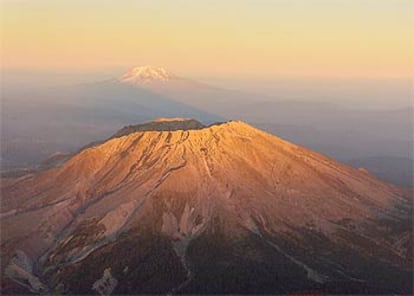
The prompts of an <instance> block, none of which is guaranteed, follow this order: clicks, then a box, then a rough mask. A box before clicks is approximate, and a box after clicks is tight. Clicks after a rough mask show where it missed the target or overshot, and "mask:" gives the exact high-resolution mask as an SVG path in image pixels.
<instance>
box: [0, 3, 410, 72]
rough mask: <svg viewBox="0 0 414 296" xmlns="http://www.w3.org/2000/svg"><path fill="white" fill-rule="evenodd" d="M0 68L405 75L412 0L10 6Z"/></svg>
mask: <svg viewBox="0 0 414 296" xmlns="http://www.w3.org/2000/svg"><path fill="white" fill-rule="evenodd" d="M1 3H2V4H1V5H2V15H1V19H2V35H1V36H2V37H1V41H2V44H1V62H2V69H3V70H4V71H7V69H24V70H39V71H45V70H53V71H100V70H104V69H106V70H107V69H111V68H112V69H113V68H128V67H131V66H134V65H143V64H152V65H156V66H163V67H166V68H168V69H170V70H171V71H173V72H177V73H182V74H186V75H204V76H212V77H213V76H216V77H239V78H240V77H255V78H265V79H268V78H273V77H280V76H287V77H290V76H305V77H345V78H347V77H351V78H355V77H356V78H358V77H363V78H403V77H404V78H407V77H412V75H413V52H414V48H413V36H414V17H413V14H414V1H411V0H250V1H247V0H237V1H236V0H228V1H223V0H221V1H220V0H210V1H209V0H206V1H190V0H187V1H184V0H165V1H162V0H160V1H153V0H151V1H150V0H148V1H147V0H145V1H130V0H125V1H107V0H100V1H98V0H89V1H88V0H82V1H81V0H71V1H63V0H62V1H56V0H36V1H34V0H3V1H2V2H1Z"/></svg>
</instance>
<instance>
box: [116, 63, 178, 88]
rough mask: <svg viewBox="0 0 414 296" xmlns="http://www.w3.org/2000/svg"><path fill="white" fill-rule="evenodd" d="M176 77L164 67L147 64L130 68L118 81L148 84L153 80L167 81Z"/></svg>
mask: <svg viewBox="0 0 414 296" xmlns="http://www.w3.org/2000/svg"><path fill="white" fill-rule="evenodd" d="M175 77H176V76H175V75H174V74H172V73H170V72H168V71H167V70H165V69H164V68H160V67H154V66H149V65H147V66H139V67H134V68H132V69H130V70H129V71H127V72H126V73H125V74H123V75H122V76H121V77H120V78H119V79H118V81H119V82H123V83H130V84H147V83H151V82H167V81H169V80H171V79H174V78H175Z"/></svg>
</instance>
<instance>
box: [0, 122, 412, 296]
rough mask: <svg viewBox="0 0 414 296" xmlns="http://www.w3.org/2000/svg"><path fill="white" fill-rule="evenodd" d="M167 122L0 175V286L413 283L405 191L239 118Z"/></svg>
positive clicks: (249, 287)
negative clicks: (53, 163) (48, 164)
mask: <svg viewBox="0 0 414 296" xmlns="http://www.w3.org/2000/svg"><path fill="white" fill-rule="evenodd" d="M172 122H173V123H171V121H165V120H161V121H158V122H154V123H152V124H151V128H150V129H149V130H145V129H142V128H138V129H136V128H134V127H129V128H128V127H127V128H125V129H124V130H123V131H120V133H119V134H118V135H117V136H116V137H113V138H111V139H109V140H107V141H105V142H104V143H101V144H98V145H95V146H93V147H89V148H86V149H84V150H82V151H80V152H79V153H78V154H76V155H74V156H73V157H72V158H70V159H69V160H68V161H67V162H65V163H64V164H63V165H62V166H60V167H57V168H53V169H50V170H47V171H44V172H41V173H37V174H33V175H26V176H24V177H21V178H13V179H3V180H2V184H1V191H2V199H1V234H2V241H1V262H2V265H1V274H2V293H4V294H15V293H19V292H20V293H28V292H34V293H46V292H47V293H72V294H73V293H74V294H91V293H97V294H110V293H114V294H140V293H144V294H148V293H156V294H160V293H161V294H166V293H172V294H174V293H209V294H212V293H220V294H223V293H250V294H259V293H262V294H263V293H272V294H281V293H312V292H329V293H341V294H344V293H404V294H407V293H411V292H412V283H411V279H412V227H411V216H412V198H411V197H410V196H409V194H407V193H406V192H403V191H401V190H400V189H398V188H396V187H394V186H391V185H388V184H386V183H383V182H381V181H379V180H377V179H375V178H373V177H372V176H370V175H369V174H368V173H366V172H364V171H360V170H356V169H352V168H350V167H348V166H345V165H342V164H340V163H337V162H335V161H333V160H332V159H329V158H327V157H324V156H322V155H320V154H317V153H314V152H312V151H309V150H307V149H305V148H302V147H299V146H296V145H294V144H291V143H288V142H286V141H284V140H282V139H280V138H277V137H274V136H271V135H269V134H267V133H265V132H262V131H260V130H257V129H255V128H253V127H252V126H249V125H247V124H245V123H243V122H234V121H231V122H226V123H222V124H214V125H211V126H209V127H204V126H200V125H198V124H196V121H188V120H181V121H178V120H173V121H172ZM177 122H178V123H177ZM180 122H181V123H180ZM171 124H172V125H176V124H179V125H178V126H176V128H171Z"/></svg>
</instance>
